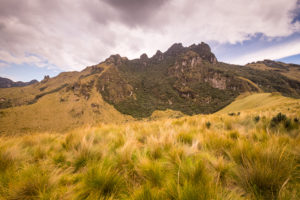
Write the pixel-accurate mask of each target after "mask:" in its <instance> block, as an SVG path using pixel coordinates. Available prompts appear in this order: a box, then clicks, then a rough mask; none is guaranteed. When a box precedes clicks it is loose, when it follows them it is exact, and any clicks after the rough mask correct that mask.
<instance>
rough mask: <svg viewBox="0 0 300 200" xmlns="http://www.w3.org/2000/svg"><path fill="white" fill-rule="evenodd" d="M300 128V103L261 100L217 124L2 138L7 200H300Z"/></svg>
mask: <svg viewBox="0 0 300 200" xmlns="http://www.w3.org/2000/svg"><path fill="white" fill-rule="evenodd" d="M45 100H46V99H45ZM262 101H265V102H262ZM252 102H253V103H252ZM237 111H238V112H239V114H238V113H237ZM233 112H234V113H235V114H234V115H233V114H231V113H233ZM279 112H281V114H279ZM228 113H229V114H228ZM159 115H160V114H159ZM299 120H300V101H299V100H295V99H290V98H285V97H281V96H274V95H271V94H254V95H250V96H247V97H244V98H241V99H238V100H237V101H235V102H234V103H232V104H231V105H229V107H227V108H225V109H224V110H223V111H222V112H220V113H216V114H211V115H197V116H192V117H187V116H186V117H182V118H178V119H160V120H157V121H150V122H146V121H139V122H128V123H126V124H106V125H105V124H102V125H101V124H99V125H98V126H95V127H94V128H78V129H76V130H73V131H69V132H68V133H67V134H58V133H51V132H43V133H38V134H27V135H23V136H14V137H4V136H2V137H1V138H0V199H140V200H145V199H150V200H151V199H164V200H165V199H170V200H174V199H175V200H198V199H204V200H206V199H207V200H208V199H210V200H212V199H214V200H215V199H220V200H224V199H225V200H226V199H228V200H229V199H235V200H236V199H241V200H249V199H255V200H256V199H257V200H270V199H274V200H275V199H280V200H290V199H300V179H299V178H300V176H299V175H300V168H299V166H300V148H299V147H300V135H299V133H300V124H299Z"/></svg>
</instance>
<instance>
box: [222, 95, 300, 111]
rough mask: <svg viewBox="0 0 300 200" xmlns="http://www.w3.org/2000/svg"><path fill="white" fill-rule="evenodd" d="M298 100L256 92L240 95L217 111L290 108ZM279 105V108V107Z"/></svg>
mask: <svg viewBox="0 0 300 200" xmlns="http://www.w3.org/2000/svg"><path fill="white" fill-rule="evenodd" d="M297 102H299V100H296V99H293V98H288V97H284V96H281V95H280V94H279V93H256V94H248V95H246V94H245V95H241V96H240V97H238V98H237V99H236V100H235V101H234V102H232V103H231V104H230V105H228V106H227V107H225V108H224V109H222V110H220V111H219V112H218V113H229V112H238V111H259V110H276V109H280V110H282V109H287V110H288V109H291V106H293V105H294V104H295V103H296V104H297ZM279 107H280V108H279Z"/></svg>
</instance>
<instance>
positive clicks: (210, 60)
mask: <svg viewBox="0 0 300 200" xmlns="http://www.w3.org/2000/svg"><path fill="white" fill-rule="evenodd" d="M107 61H108V62H107ZM112 61H114V62H112ZM106 63H107V64H110V65H112V67H111V68H110V69H108V70H107V71H106V72H105V73H103V74H102V76H101V77H100V78H99V79H98V81H97V83H98V84H97V88H98V91H99V92H100V93H101V94H102V96H103V98H104V100H106V101H107V102H109V103H111V104H113V105H114V106H115V108H116V109H117V110H119V111H120V112H122V113H125V114H129V115H132V116H134V117H148V116H150V115H151V114H152V112H153V111H154V110H157V109H159V110H164V109H167V108H169V109H173V110H179V111H181V112H183V113H185V114H198V113H212V112H215V111H217V110H218V109H220V108H222V107H224V106H226V105H227V104H229V103H230V102H231V101H232V100H233V99H234V98H235V97H236V96H237V95H238V94H239V93H241V92H244V91H257V89H256V88H255V87H253V86H252V85H251V84H249V83H248V82H246V81H243V80H241V79H239V78H237V77H235V76H233V75H229V74H226V73H225V72H224V71H221V70H218V69H216V68H215V65H216V64H217V63H218V61H217V59H216V57H215V55H214V54H213V53H212V52H211V50H210V47H209V46H208V45H207V44H205V43H200V44H198V45H192V46H190V47H183V46H182V44H180V43H176V44H174V45H172V46H171V47H170V48H169V49H168V50H167V51H166V52H164V53H162V52H160V51H157V53H156V54H155V55H154V56H153V57H151V58H148V56H147V55H146V54H143V55H141V57H140V59H135V60H127V59H122V58H121V57H118V58H115V57H114V59H109V60H106Z"/></svg>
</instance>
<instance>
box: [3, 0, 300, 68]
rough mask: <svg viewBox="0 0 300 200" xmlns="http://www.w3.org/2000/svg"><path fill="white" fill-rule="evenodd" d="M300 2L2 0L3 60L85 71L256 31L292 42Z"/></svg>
mask: <svg viewBox="0 0 300 200" xmlns="http://www.w3.org/2000/svg"><path fill="white" fill-rule="evenodd" d="M296 5H297V0H285V1H282V0H272V1H261V0H252V1H251V2H249V1H248V0H201V1H199V0H102V1H100V0H30V1H20V0H0V60H3V61H9V62H8V63H11V62H15V63H22V62H33V63H36V62H42V61H44V60H48V61H49V63H50V64H53V65H56V66H58V67H59V68H61V69H63V70H80V69H82V68H84V67H85V66H87V65H92V64H95V63H98V62H100V61H102V60H104V59H105V58H106V57H108V56H109V55H110V54H115V53H119V54H121V55H124V56H128V57H130V58H133V57H138V56H139V55H140V54H141V53H144V52H146V53H148V54H149V55H151V54H153V53H155V52H156V50H157V49H161V50H162V51H164V50H166V49H167V48H168V47H169V46H170V45H171V44H172V43H174V42H182V43H183V44H184V45H190V44H192V43H198V42H201V41H206V42H210V41H213V42H214V43H237V42H242V41H244V40H247V39H249V38H251V36H253V35H255V34H256V33H262V34H264V35H266V36H268V37H270V38H273V37H285V36H289V35H291V34H293V33H294V32H297V31H299V30H300V24H299V23H292V21H293V15H292V14H291V13H292V11H293V10H294V9H295V8H296ZM299 53H300V52H299ZM28 54H34V55H38V58H40V59H41V61H39V60H38V59H37V58H28V56H27V55H28ZM2 67H3V66H2Z"/></svg>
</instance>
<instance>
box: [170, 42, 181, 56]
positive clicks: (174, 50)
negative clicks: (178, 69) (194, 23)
mask: <svg viewBox="0 0 300 200" xmlns="http://www.w3.org/2000/svg"><path fill="white" fill-rule="evenodd" d="M184 49H185V48H184V47H183V46H182V43H175V44H173V45H172V46H171V47H170V48H169V49H168V50H167V51H166V52H165V54H166V55H172V56H173V55H177V54H180V53H182V52H183V51H184Z"/></svg>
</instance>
